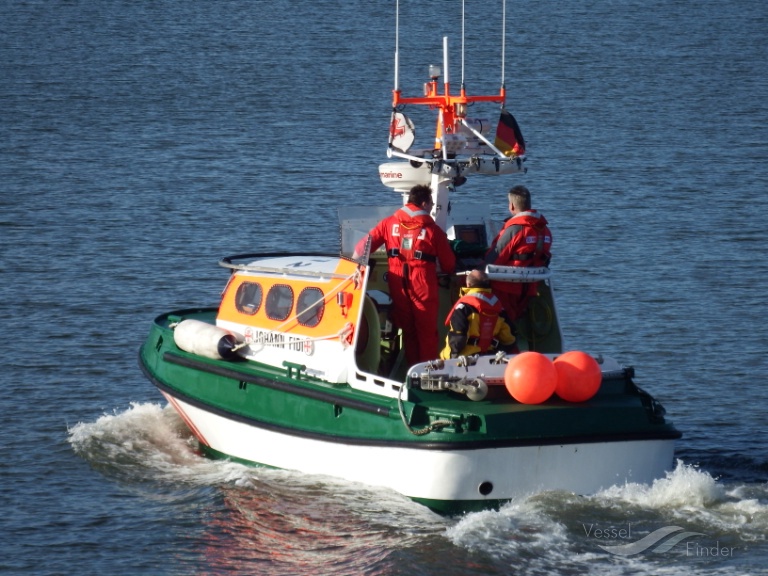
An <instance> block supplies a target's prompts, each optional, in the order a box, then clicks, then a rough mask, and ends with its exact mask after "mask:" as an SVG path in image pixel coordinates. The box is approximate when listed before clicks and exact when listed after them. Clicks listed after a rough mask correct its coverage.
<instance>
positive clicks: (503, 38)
mask: <svg viewBox="0 0 768 576" xmlns="http://www.w3.org/2000/svg"><path fill="white" fill-rule="evenodd" d="M501 6H502V8H501V85H502V86H504V82H505V80H504V61H505V60H506V58H505V51H506V47H507V0H502V3H501Z"/></svg>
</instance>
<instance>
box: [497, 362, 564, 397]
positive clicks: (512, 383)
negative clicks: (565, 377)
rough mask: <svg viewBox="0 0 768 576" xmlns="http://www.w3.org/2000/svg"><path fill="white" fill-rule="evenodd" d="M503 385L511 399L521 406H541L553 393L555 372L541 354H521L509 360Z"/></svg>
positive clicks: (553, 367)
mask: <svg viewBox="0 0 768 576" xmlns="http://www.w3.org/2000/svg"><path fill="white" fill-rule="evenodd" d="M504 384H505V385H506V386H507V390H508V391H509V393H510V395H511V396H512V398H514V399H515V400H517V401H518V402H520V403H521V404H541V403H542V402H544V401H545V400H547V399H548V398H549V397H550V396H552V393H553V392H554V391H555V387H556V386H557V371H556V370H555V366H554V364H553V363H552V361H551V360H550V359H549V358H547V357H546V356H544V355H543V354H539V353H538V352H523V353H521V354H518V355H517V356H513V357H512V358H511V359H510V360H509V363H508V364H507V368H506V370H505V371H504Z"/></svg>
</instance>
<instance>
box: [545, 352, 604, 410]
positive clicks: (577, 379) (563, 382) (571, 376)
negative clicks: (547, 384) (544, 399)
mask: <svg viewBox="0 0 768 576" xmlns="http://www.w3.org/2000/svg"><path fill="white" fill-rule="evenodd" d="M553 364H554V366H555V371H556V372H557V386H556V387H555V394H557V395H558V396H560V398H562V399H563V400H567V401H568V402H584V401H586V400H589V399H590V398H592V396H594V395H595V394H597V391H598V390H599V389H600V383H601V382H602V380H603V372H602V370H600V365H599V364H598V363H597V360H595V359H594V358H592V356H590V355H589V354H587V353H586V352H579V351H578V350H571V351H570V352H566V353H565V354H563V355H561V356H558V357H557V358H555V361H554V362H553Z"/></svg>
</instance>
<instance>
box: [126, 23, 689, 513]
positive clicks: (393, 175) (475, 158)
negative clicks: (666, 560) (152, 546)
mask: <svg viewBox="0 0 768 576" xmlns="http://www.w3.org/2000/svg"><path fill="white" fill-rule="evenodd" d="M462 50H463V46H462ZM397 54H398V52H397V51H396V58H395V60H396V66H395V70H396V74H395V88H394V91H393V102H392V115H391V118H390V136H389V146H388V149H387V153H388V157H389V158H388V162H386V163H384V164H382V165H381V166H380V170H379V175H380V178H381V181H382V183H383V184H384V185H385V186H387V187H389V188H391V189H392V190H394V191H395V192H396V193H399V194H400V195H401V196H402V198H403V202H404V201H405V198H406V197H407V193H408V191H409V190H410V189H411V187H413V186H415V185H420V184H424V185H428V186H430V188H431V190H432V195H433V200H434V207H433V211H432V216H433V217H434V220H435V222H436V223H437V225H438V226H440V227H441V228H442V229H443V230H445V231H446V232H447V234H448V238H449V239H450V241H451V246H452V250H453V252H454V254H455V256H456V260H457V270H458V273H457V274H456V275H453V276H450V277H447V278H445V284H446V285H445V286H444V287H442V288H441V289H440V291H439V300H440V302H439V304H440V318H441V319H442V318H445V316H446V314H448V312H449V311H450V310H451V308H452V307H453V305H454V303H455V302H456V300H457V298H458V297H459V288H460V286H462V285H463V282H464V275H463V274H465V273H466V272H467V271H469V270H472V269H475V268H478V267H482V266H485V263H484V262H483V256H484V254H485V253H486V251H487V249H488V247H489V245H490V242H491V240H492V239H493V237H494V236H495V234H496V232H497V231H498V229H499V223H498V222H495V221H494V220H493V219H492V218H491V217H490V214H489V213H488V212H487V210H486V209H485V206H486V205H487V204H489V199H487V198H475V199H474V201H473V202H472V204H471V205H469V206H462V205H459V204H454V203H453V202H452V201H451V199H450V197H451V194H452V193H453V192H454V191H455V189H456V188H457V187H458V186H462V185H467V183H468V181H469V180H470V179H472V178H475V177H478V176H496V177H497V178H499V181H500V189H503V187H504V186H506V187H508V185H507V184H506V182H508V180H509V179H510V178H514V176H515V175H522V174H524V173H525V172H526V168H525V155H524V153H525V145H524V141H523V138H522V134H521V133H520V129H519V127H518V126H517V123H516V121H515V120H514V118H513V117H512V115H511V114H510V113H509V112H508V111H507V110H506V108H505V102H506V89H505V87H504V78H503V73H502V82H501V87H500V89H499V92H498V93H496V94H490V95H477V96H473V95H470V94H468V93H467V91H466V89H465V86H464V84H463V82H462V84H461V88H460V90H459V91H458V92H457V93H452V92H451V85H450V81H449V73H448V71H449V62H448V39H447V38H445V39H444V40H443V66H442V69H441V68H440V67H437V66H432V67H430V70H429V76H428V80H427V82H426V84H425V86H424V92H423V94H422V95H419V96H414V97H405V96H403V94H402V92H401V89H400V86H399V79H398V72H397V71H398V68H399V63H398V56H397ZM462 61H463V59H462ZM502 61H503V49H502ZM502 70H503V65H502ZM462 78H463V70H462ZM476 104H477V105H487V106H494V107H500V108H501V119H500V121H499V125H498V127H497V128H496V134H495V137H494V138H493V140H491V137H490V123H489V122H488V121H487V120H482V119H479V118H476V117H475V118H471V117H468V116H467V112H468V108H469V107H470V106H473V105H476ZM408 107H425V108H427V109H429V110H433V111H434V112H436V116H437V120H436V130H435V136H434V141H433V142H430V145H429V146H428V147H426V148H423V149H415V148H413V144H414V143H415V129H414V124H413V122H412V120H411V119H410V118H409V117H408V116H407V115H406V114H405V113H404V110H406V109H407V108H408ZM396 209H397V206H387V207H365V208H361V207H358V208H349V209H346V210H340V214H339V216H340V222H339V225H340V229H341V247H340V248H341V249H340V254H309V253H275V254H242V255H237V256H229V257H226V258H224V259H222V260H221V261H220V262H219V264H220V265H221V266H223V267H224V268H226V269H228V270H229V271H230V276H229V279H228V281H227V283H226V287H225V289H224V292H223V294H222V299H221V303H220V305H219V306H218V307H217V308H201V309H189V310H179V311H174V312H169V313H166V314H163V315H161V316H159V317H158V318H156V319H155V321H154V323H153V325H152V328H151V331H150V333H149V335H148V337H147V339H146V341H145V343H144V345H143V346H142V348H141V351H140V364H141V367H142V369H143V371H144V372H145V374H146V375H147V376H148V377H149V379H150V380H151V381H152V382H153V383H154V384H155V385H156V386H157V387H158V389H159V390H160V391H161V393H162V394H163V395H164V396H165V398H167V400H168V401H169V403H170V404H171V405H172V406H173V407H174V408H175V409H176V411H177V412H178V413H179V415H180V416H181V417H182V418H183V420H184V421H185V422H186V424H187V426H188V427H189V429H190V431H191V432H192V434H194V436H195V437H196V438H197V440H198V442H199V445H200V448H201V450H202V451H203V452H204V453H206V454H207V455H210V456H212V457H220V458H230V459H233V460H237V461H241V462H245V463H249V464H258V465H263V466H269V467H275V468H283V469H290V470H297V471H301V472H305V473H309V474H319V475H329V476H335V477H340V478H344V479H348V480H351V481H358V482H362V483H366V484H370V485H377V486H384V487H388V488H391V489H393V490H396V491H398V492H400V493H402V494H404V495H406V496H409V497H411V498H413V499H414V500H416V501H419V502H422V503H424V504H425V505H427V506H429V507H431V508H433V509H435V510H438V511H441V512H448V513H452V512H457V511H462V510H477V509H482V508H488V507H495V506H498V505H499V504H500V503H503V502H504V501H508V500H510V499H512V498H515V497H517V496H520V495H524V494H529V493H533V492H538V491H542V490H567V491H572V492H575V493H579V494H589V493H594V492H596V491H598V490H600V489H601V488H606V487H608V486H611V485H613V484H617V483H624V482H626V481H632V482H640V483H649V482H651V481H653V480H654V479H656V478H659V477H661V476H663V475H664V473H665V472H666V471H667V470H668V469H669V468H670V467H671V465H672V458H673V453H674V441H675V439H677V438H679V437H680V433H679V432H678V431H677V430H676V429H675V428H674V426H673V425H672V424H671V423H670V422H668V421H667V420H666V419H665V417H664V409H663V408H662V407H661V405H660V404H659V403H658V402H657V401H656V400H655V399H654V398H653V397H652V396H650V395H649V394H648V393H646V392H644V391H643V390H641V389H640V388H638V387H637V386H636V385H635V383H634V381H633V376H634V374H633V370H632V368H629V367H625V366H622V365H620V364H619V363H618V362H617V361H616V360H614V359H612V358H609V357H606V356H598V357H591V356H588V355H586V354H583V353H581V352H576V351H568V352H566V351H565V350H564V347H563V341H562V334H561V330H560V323H559V319H558V314H557V309H556V305H555V294H554V291H553V281H552V278H551V273H550V270H549V269H548V268H547V267H508V266H490V265H489V266H485V269H486V271H487V273H488V275H489V277H491V278H492V279H494V280H496V281H500V282H515V283H521V282H522V283H536V286H537V290H538V293H537V295H536V296H535V297H534V298H533V300H532V301H531V303H530V305H529V308H528V311H527V313H526V315H525V316H523V317H522V318H520V319H519V320H517V321H516V332H517V345H518V348H519V349H520V353H519V354H510V355H506V354H503V353H498V354H495V355H487V356H482V355H480V356H460V357H458V358H450V359H437V358H435V359H433V360H430V361H426V362H419V363H417V364H413V365H408V364H407V362H406V361H405V350H404V345H403V337H402V332H401V331H400V330H398V327H397V326H394V325H393V322H392V314H391V312H392V298H391V295H390V294H389V293H388V290H389V288H388V284H387V282H386V274H387V270H388V261H387V260H388V256H387V253H386V252H385V251H384V250H383V249H381V250H378V251H375V252H373V253H370V252H369V249H370V242H368V243H366V241H365V238H366V235H367V233H368V231H369V230H370V229H371V228H372V227H373V226H374V225H375V224H376V223H377V222H378V221H379V220H381V218H383V217H385V216H388V215H390V214H392V212H393V211H394V210H396ZM361 245H362V246H364V247H365V248H364V249H363V251H362V254H357V251H356V248H358V247H359V246H361ZM438 328H439V330H440V336H441V341H444V339H445V327H444V326H443V325H442V322H441V323H440V326H439V327H438ZM573 358H576V359H577V360H576V363H575V364H573V363H572V362H573V360H572V359H573ZM584 366H588V367H589V366H594V367H596V368H595V370H596V371H597V372H596V373H594V371H593V375H592V376H589V377H587V376H584V377H582V376H580V375H579V374H580V372H579V369H580V368H582V367H584ZM558 367H559V368H558ZM560 368H563V369H562V370H561V369H560ZM583 378H591V381H590V382H591V384H593V388H594V389H593V390H592V392H591V393H590V394H588V395H587V396H584V397H572V395H571V394H570V393H569V389H574V390H575V389H577V388H578V387H579V386H581V385H582V384H583V382H582V380H583ZM555 388H556V389H557V390H558V391H559V394H553V393H552V391H553V390H554V389H555ZM520 389H522V390H523V391H524V392H533V393H534V395H535V393H537V392H540V391H541V390H543V389H546V391H547V392H548V393H545V394H544V396H545V397H543V398H541V399H540V400H537V401H531V400H529V399H526V397H524V395H521V394H518V393H517V392H518V391H519V390H520ZM577 396H578V395H577ZM569 400H570V401H569ZM574 400H576V401H574Z"/></svg>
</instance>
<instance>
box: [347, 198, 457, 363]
mask: <svg viewBox="0 0 768 576" xmlns="http://www.w3.org/2000/svg"><path fill="white" fill-rule="evenodd" d="M433 204H434V201H433V200H432V190H431V189H430V187H429V186H424V185H418V186H414V187H413V188H411V190H410V192H409V193H408V201H407V203H406V204H405V206H403V207H402V208H400V209H399V210H398V211H397V212H395V213H394V214H393V215H392V216H389V217H388V218H384V219H383V220H382V221H381V222H379V223H378V224H377V225H376V226H375V227H374V228H373V230H371V231H370V237H371V248H370V250H371V252H374V251H375V250H377V249H378V248H379V247H380V246H381V245H382V244H383V245H384V246H385V248H386V250H387V257H388V260H389V272H388V274H387V284H388V285H389V295H390V297H391V298H392V323H393V324H394V325H395V327H396V328H400V329H401V330H402V332H403V347H404V348H405V358H406V360H407V361H408V365H409V366H410V365H413V364H416V363H418V362H426V361H427V360H433V359H435V358H437V354H438V351H439V347H440V342H439V337H438V334H437V322H438V308H439V294H438V291H439V286H438V282H437V277H438V270H439V272H440V273H442V274H452V273H453V271H454V268H455V267H456V257H455V256H454V254H453V251H452V250H451V246H450V244H449V243H448V237H447V236H446V235H445V232H444V231H443V230H442V229H441V228H440V227H439V226H438V225H437V224H435V221H434V220H433V219H432V216H430V214H429V213H430V210H431V209H432V206H433ZM364 241H365V238H364V239H363V242H364ZM358 247H359V246H358ZM361 251H362V250H359V249H356V250H355V252H356V253H357V254H360V252H361ZM438 266H439V269H438Z"/></svg>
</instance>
